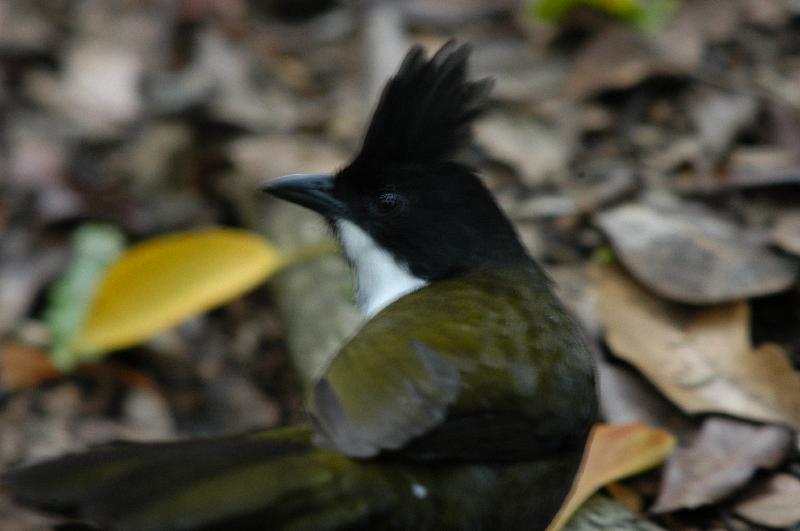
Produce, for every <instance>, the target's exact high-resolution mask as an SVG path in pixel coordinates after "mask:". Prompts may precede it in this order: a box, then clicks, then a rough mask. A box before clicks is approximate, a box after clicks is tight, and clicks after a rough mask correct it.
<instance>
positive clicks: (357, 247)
mask: <svg viewBox="0 0 800 531" xmlns="http://www.w3.org/2000/svg"><path fill="white" fill-rule="evenodd" d="M336 228H337V229H338V231H339V240H340V241H341V242H342V247H343V248H344V252H345V254H346V255H347V258H348V260H349V261H350V263H351V264H352V266H353V268H354V269H355V273H356V301H357V303H358V308H359V310H361V313H362V314H364V315H365V316H367V317H372V316H373V315H375V314H376V313H378V312H379V311H381V310H382V309H383V308H384V307H386V306H388V305H389V304H391V303H392V302H394V301H396V300H397V299H399V298H400V297H402V296H403V295H405V294H407V293H411V292H412V291H415V290H417V289H419V288H421V287H422V286H424V285H426V284H427V282H426V281H424V280H423V279H421V278H419V277H415V276H414V275H413V274H411V272H410V271H409V270H408V267H406V266H405V265H404V264H401V263H399V262H398V261H397V260H395V258H394V257H393V256H392V255H391V253H389V252H387V251H385V250H383V249H381V248H380V247H379V246H378V244H377V243H375V240H373V239H372V237H371V236H370V235H369V234H367V233H366V232H364V231H363V230H362V229H361V228H360V227H358V225H356V224H354V223H352V222H350V221H346V220H337V221H336Z"/></svg>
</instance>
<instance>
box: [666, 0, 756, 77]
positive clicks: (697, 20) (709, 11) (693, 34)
mask: <svg viewBox="0 0 800 531" xmlns="http://www.w3.org/2000/svg"><path fill="white" fill-rule="evenodd" d="M730 4H734V2H731V3H730ZM736 7H737V6H735V5H728V6H726V9H719V3H718V2H716V1H715V0H688V1H684V2H680V5H679V7H678V9H677V12H676V13H675V14H674V15H673V17H672V20H670V22H669V23H668V24H667V25H666V27H665V28H664V29H663V30H662V31H661V32H659V33H658V34H657V35H656V36H655V42H656V43H657V45H658V47H659V50H660V52H661V55H662V57H664V58H665V59H668V60H669V61H670V62H671V63H673V64H675V65H679V66H680V67H682V68H683V69H685V70H686V71H692V70H695V69H696V68H698V67H700V65H701V64H702V60H703V54H704V52H705V50H706V43H707V42H722V41H726V40H728V39H730V38H731V37H733V35H734V33H735V32H736V30H737V29H738V28H739V25H740V23H741V14H740V13H739V10H738V9H737V8H736Z"/></svg>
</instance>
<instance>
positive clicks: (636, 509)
mask: <svg viewBox="0 0 800 531" xmlns="http://www.w3.org/2000/svg"><path fill="white" fill-rule="evenodd" d="M606 490H607V491H608V493H609V494H610V495H611V497H612V498H613V499H614V501H615V502H617V503H618V504H620V505H622V506H623V507H625V508H626V509H628V510H629V511H630V512H632V513H634V514H640V513H641V512H642V507H643V505H644V500H643V499H642V494H641V493H640V492H639V491H637V490H636V489H634V488H633V487H629V486H627V485H625V484H624V483H616V482H614V483H609V484H608V485H606Z"/></svg>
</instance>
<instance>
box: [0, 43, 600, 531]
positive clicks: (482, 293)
mask: <svg viewBox="0 0 800 531" xmlns="http://www.w3.org/2000/svg"><path fill="white" fill-rule="evenodd" d="M469 55H470V46H469V45H468V44H458V43H456V42H455V41H452V40H451V41H448V42H447V43H446V44H444V45H443V46H442V47H441V48H440V49H439V50H438V51H437V52H435V53H434V54H433V55H432V56H430V57H429V56H428V55H427V54H426V52H425V50H424V49H423V48H422V47H420V46H413V47H412V48H411V49H410V51H409V52H408V53H407V55H406V56H405V58H404V60H403V61H402V63H401V65H400V67H399V69H398V71H397V72H396V74H395V75H394V76H393V77H391V78H390V79H389V80H388V81H387V83H386V85H385V87H384V89H383V92H382V93H381V95H380V98H379V101H378V103H377V106H376V108H375V111H374V113H373V115H372V119H371V121H370V123H369V125H368V127H367V131H366V134H365V136H364V138H363V143H362V145H361V147H360V150H359V151H358V152H357V154H356V155H355V156H354V157H353V159H352V160H351V161H350V162H349V163H348V164H347V165H346V166H344V167H343V168H342V169H340V170H338V171H335V172H333V173H330V174H293V175H289V176H285V177H280V178H277V179H269V180H267V181H266V182H265V183H264V184H263V185H262V186H261V188H262V190H263V191H264V192H266V193H268V194H270V195H272V196H275V197H277V198H280V199H283V200H286V201H289V202H293V203H296V204H298V205H301V206H303V207H306V208H308V209H311V210H312V211H314V212H316V213H318V214H319V215H321V216H322V218H323V219H324V220H325V221H326V223H327V224H328V225H329V226H330V228H331V231H332V232H333V234H334V235H335V236H336V238H337V239H338V241H339V242H340V244H341V248H342V251H343V255H344V257H345V259H346V261H347V262H348V263H349V264H350V266H351V267H352V269H353V271H354V277H355V300H356V302H357V306H358V307H359V309H360V311H361V312H362V313H363V314H364V316H365V318H366V319H365V322H364V324H363V325H362V326H361V328H360V329H359V330H358V331H357V332H356V333H354V334H353V335H352V337H350V338H349V339H348V340H346V341H345V343H344V344H343V346H342V347H341V348H340V349H339V351H338V352H337V353H336V354H335V355H334V356H333V357H332V359H331V361H330V362H329V364H328V366H327V367H326V368H325V369H324V370H323V371H321V375H320V377H319V378H318V379H317V380H316V381H315V382H314V383H313V385H312V386H311V387H310V389H309V391H308V393H307V397H306V410H307V419H308V421H307V422H306V423H305V424H302V425H298V426H290V427H285V428H277V429H272V430H264V431H257V432H251V433H246V434H237V435H230V436H225V437H217V438H207V439H199V440H189V441H183V442H181V441H178V442H161V443H135V444H134V443H129V444H122V445H110V446H108V447H99V448H96V449H93V450H90V451H87V452H84V453H77V454H72V455H67V456H63V457H59V458H55V459H53V460H48V461H44V462H42V463H38V464H33V465H27V466H22V467H19V468H16V469H12V470H10V471H8V472H7V473H5V474H4V475H3V476H2V480H1V482H2V484H3V486H4V487H5V488H6V489H8V491H9V492H11V493H12V495H13V496H14V497H15V498H16V499H17V500H19V501H20V502H22V503H24V504H28V505H32V506H36V507H42V508H45V509H49V510H51V511H58V512H66V513H67V514H70V515H72V517H73V518H75V519H76V521H79V522H86V523H88V524H90V525H93V526H95V527H96V528H100V529H112V530H117V531H133V530H135V531H164V530H173V529H179V530H197V529H203V530H209V529H236V530H239V529H254V530H261V529H264V530H309V531H317V530H354V529H364V530H372V529H381V530H382V529H387V530H453V531H457V530H467V531H469V530H475V531H478V530H485V529H492V530H500V531H517V530H526V531H530V530H544V529H546V527H547V526H548V524H549V523H550V522H551V520H552V519H553V517H554V515H555V514H556V512H557V511H558V509H559V507H560V506H561V504H562V503H563V501H564V499H565V497H566V495H567V493H568V491H569V489H570V486H571V485H572V483H573V481H574V479H575V477H576V474H577V472H578V469H579V465H580V462H581V456H582V455H583V453H584V449H585V446H586V444H587V438H588V434H589V431H590V429H591V426H592V425H593V424H594V423H595V421H596V419H597V410H598V407H597V397H596V390H595V374H594V372H595V371H594V365H593V362H592V357H591V354H590V350H589V349H588V347H587V345H586V343H585V340H584V338H583V336H582V334H581V330H580V328H579V326H578V325H577V323H576V322H575V320H574V319H573V318H572V317H571V316H570V315H569V313H568V312H567V311H566V310H565V309H564V307H563V306H562V304H561V303H560V302H559V300H558V298H557V297H556V295H555V294H554V291H553V285H552V283H551V281H550V279H549V278H548V276H547V275H546V274H545V272H544V270H543V269H542V268H541V267H540V265H538V263H537V262H536V261H535V260H534V259H533V258H531V257H530V255H529V254H528V253H527V251H526V249H525V247H524V245H523V244H522V243H521V241H520V239H519V237H518V235H517V233H516V232H515V229H514V226H513V224H512V223H511V221H510V220H509V219H508V217H507V216H506V215H505V214H504V213H503V211H502V210H501V208H500V207H499V206H498V204H497V202H496V201H495V200H494V198H493V196H492V194H491V192H490V191H489V189H488V188H487V187H486V186H485V185H484V183H483V182H482V180H481V177H480V175H479V174H478V171H477V169H476V168H474V167H473V166H472V165H470V164H469V163H468V162H466V157H465V156H464V154H465V152H466V151H467V150H468V149H469V148H470V147H471V145H472V143H473V137H472V124H473V122H474V121H475V119H476V118H477V117H478V116H479V115H480V114H481V112H483V111H484V110H485V109H486V107H487V106H488V104H489V94H490V91H491V89H492V80H491V79H489V78H486V79H479V80H471V79H470V78H469V73H468V62H469V61H468V59H469ZM309 326H312V324H311V323H309Z"/></svg>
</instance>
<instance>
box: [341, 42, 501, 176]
mask: <svg viewBox="0 0 800 531" xmlns="http://www.w3.org/2000/svg"><path fill="white" fill-rule="evenodd" d="M470 51H471V50H470V47H469V46H468V45H461V46H459V45H456V43H455V41H453V40H451V41H448V42H447V43H446V44H445V45H444V46H442V48H441V49H439V51H438V52H436V54H435V55H434V56H433V57H432V58H431V59H430V60H428V59H427V58H426V56H425V52H424V50H423V49H422V48H421V47H419V46H414V47H413V48H412V49H411V50H410V51H409V52H408V54H407V55H406V57H405V59H404V60H403V63H402V65H401V66H400V70H399V71H398V72H397V74H395V75H394V77H392V78H391V79H390V80H389V82H388V83H387V84H386V87H385V88H384V89H383V93H382V94H381V98H380V101H379V102H378V106H377V108H376V109H375V113H374V115H373V117H372V122H371V123H370V125H369V129H368V130H367V134H366V137H365V138H364V144H363V147H362V148H361V152H360V153H359V154H358V156H357V157H356V160H355V161H354V164H356V165H360V164H366V165H371V163H376V164H381V165H382V164H387V163H389V164H391V163H400V164H425V163H436V162H443V161H447V160H449V159H450V158H451V157H452V156H453V155H454V154H455V153H456V152H458V151H459V150H460V149H462V148H463V147H464V146H466V145H467V144H468V143H469V142H470V140H471V137H472V134H471V130H470V125H471V122H472V120H473V119H474V118H475V117H476V116H477V115H478V114H479V113H480V112H481V110H482V109H483V107H484V105H485V102H486V98H487V96H488V94H489V92H490V91H491V89H492V85H493V84H494V83H493V80H492V79H488V78H486V79H481V80H478V81H468V80H467V59H468V58H469V54H470Z"/></svg>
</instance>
